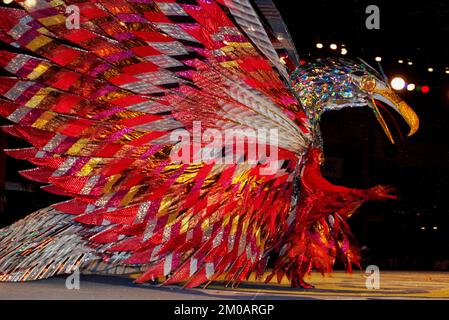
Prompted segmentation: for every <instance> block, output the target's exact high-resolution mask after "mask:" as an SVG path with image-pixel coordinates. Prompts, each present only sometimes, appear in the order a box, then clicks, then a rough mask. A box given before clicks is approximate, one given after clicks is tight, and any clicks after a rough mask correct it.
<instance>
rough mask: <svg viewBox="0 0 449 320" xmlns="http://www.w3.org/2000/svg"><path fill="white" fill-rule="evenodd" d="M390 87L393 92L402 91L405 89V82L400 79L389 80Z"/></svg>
mask: <svg viewBox="0 0 449 320" xmlns="http://www.w3.org/2000/svg"><path fill="white" fill-rule="evenodd" d="M391 87H392V88H393V89H394V90H398V91H399V90H402V89H404V87H405V81H404V79H402V78H401V77H396V78H394V79H393V80H391Z"/></svg>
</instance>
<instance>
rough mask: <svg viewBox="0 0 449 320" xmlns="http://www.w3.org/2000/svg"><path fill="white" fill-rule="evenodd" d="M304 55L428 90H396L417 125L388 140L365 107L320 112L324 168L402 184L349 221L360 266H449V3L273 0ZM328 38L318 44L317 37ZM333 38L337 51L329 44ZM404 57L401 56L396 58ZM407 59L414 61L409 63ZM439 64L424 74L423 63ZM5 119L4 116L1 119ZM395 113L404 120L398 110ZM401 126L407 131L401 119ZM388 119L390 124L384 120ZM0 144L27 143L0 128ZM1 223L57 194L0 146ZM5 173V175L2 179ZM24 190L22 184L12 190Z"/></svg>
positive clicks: (333, 175) (335, 175) (356, 183)
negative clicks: (359, 66) (342, 60)
mask: <svg viewBox="0 0 449 320" xmlns="http://www.w3.org/2000/svg"><path fill="white" fill-rule="evenodd" d="M275 3H276V5H277V6H278V9H279V10H280V11H281V13H282V15H283V16H284V18H285V21H286V24H287V25H288V27H289V29H290V32H291V33H292V36H293V38H294V41H295V43H296V46H297V48H298V52H299V54H300V55H301V59H303V60H306V61H307V60H311V59H313V58H316V57H324V56H340V48H341V47H342V45H344V46H345V48H346V49H347V50H348V52H349V53H348V55H347V57H349V58H356V57H361V58H363V59H364V60H366V61H367V62H369V63H370V64H372V65H374V66H375V65H376V62H375V61H374V57H376V56H381V57H382V59H383V60H382V67H383V68H384V70H385V73H386V74H387V75H388V76H389V77H392V76H397V75H400V76H402V77H403V78H405V79H406V80H407V82H413V83H415V84H417V85H420V86H422V85H428V86H429V87H430V92H429V93H427V94H424V93H422V92H417V91H415V92H407V91H402V92H401V93H400V95H401V96H402V97H403V98H404V100H406V101H407V102H408V103H409V105H411V106H412V108H413V109H414V110H415V111H416V113H417V114H418V115H419V117H420V119H421V128H420V130H419V132H418V133H417V134H416V135H415V136H413V137H411V138H408V139H404V140H400V139H399V135H398V134H395V137H396V139H397V140H398V142H397V144H396V145H391V143H390V142H389V141H388V140H387V138H386V136H385V134H384V133H383V131H382V130H381V128H380V126H379V125H378V123H377V121H376V120H375V118H374V116H373V114H372V113H371V112H370V111H369V110H368V109H367V108H357V109H356V108H354V109H345V110H343V111H340V112H328V113H326V114H325V115H324V117H323V120H322V126H321V127H322V131H323V137H324V141H325V153H326V157H327V158H328V162H327V167H326V170H325V173H326V176H327V177H328V179H329V180H330V181H332V182H333V183H336V184H342V185H346V186H351V187H357V188H368V187H372V186H374V185H376V184H379V183H381V184H389V185H393V186H396V187H397V188H398V192H397V194H398V195H399V197H400V201H388V202H385V203H368V204H366V205H364V206H363V207H362V208H361V210H359V212H358V213H357V214H356V215H355V216H354V217H353V218H352V219H351V220H350V223H351V225H352V227H353V231H354V233H355V235H356V237H357V239H358V240H359V242H360V245H361V246H363V247H364V251H363V252H364V257H365V261H364V262H365V264H376V265H378V266H379V267H380V268H381V269H402V270H407V269H413V270H449V202H448V201H447V197H448V195H449V148H448V141H449V140H448V138H449V137H448V135H449V134H448V130H447V123H448V120H449V74H446V73H445V68H446V67H449V59H448V55H449V48H448V46H449V45H448V39H449V2H448V1H447V0H445V1H429V0H428V1H425V2H419V3H417V4H413V3H410V2H409V1H372V2H366V1H356V0H353V1H335V0H333V1H327V0H309V1H286V0H284V1H280V0H278V1H275ZM370 4H374V5H377V6H379V8H380V19H381V21H380V22H381V29H380V30H367V29H366V27H365V20H366V18H367V16H368V15H367V14H366V13H365V9H366V7H367V6H368V5H370ZM317 42H320V43H323V44H324V48H323V49H317V48H316V43H317ZM331 43H335V44H337V45H338V46H339V48H338V50H336V51H333V50H331V49H329V45H330V44H331ZM399 59H402V60H404V62H405V63H404V64H402V65H401V64H399V63H398V60H399ZM408 60H411V61H412V62H413V65H412V66H409V65H408V64H407V61H408ZM429 67H433V68H434V69H435V71H434V72H433V73H429V72H428V71H427V69H428V68H429ZM1 121H2V123H6V122H5V121H3V120H1ZM398 121H401V120H400V118H398ZM400 125H401V127H402V132H403V133H404V135H406V133H407V129H406V126H405V125H404V124H403V123H401V124H400ZM390 127H392V126H391V125H390ZM0 144H2V145H1V146H0V147H2V149H3V148H4V147H6V146H7V147H8V148H15V147H19V146H26V144H25V143H23V142H21V141H17V140H16V139H14V138H12V137H9V136H8V137H6V135H5V134H1V136H0ZM0 162H1V163H2V165H1V166H0V181H6V188H5V190H4V192H3V193H4V194H3V195H1V194H0V226H4V225H7V224H9V223H11V222H13V221H16V220H18V219H19V218H20V217H23V216H25V215H26V214H29V213H30V212H32V211H34V210H37V209H39V208H43V207H46V206H47V205H49V204H51V203H54V202H57V201H60V200H62V199H61V198H60V197H56V196H53V195H51V194H48V193H44V192H42V191H41V190H40V189H39V186H38V185H37V184H34V183H32V182H29V181H27V180H25V179H23V178H21V176H20V175H19V174H18V173H17V171H18V170H21V169H27V168H31V167H32V166H31V165H30V164H27V163H25V162H21V161H17V160H13V159H10V158H6V157H5V156H4V154H3V153H1V154H0ZM3 176H5V179H3V180H1V179H2V177H3ZM18 189H20V190H18Z"/></svg>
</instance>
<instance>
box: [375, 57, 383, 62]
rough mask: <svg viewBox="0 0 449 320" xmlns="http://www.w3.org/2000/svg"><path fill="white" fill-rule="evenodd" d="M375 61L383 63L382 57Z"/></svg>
mask: <svg viewBox="0 0 449 320" xmlns="http://www.w3.org/2000/svg"><path fill="white" fill-rule="evenodd" d="M374 60H376V61H377V62H381V61H382V57H376V58H375V59H374Z"/></svg>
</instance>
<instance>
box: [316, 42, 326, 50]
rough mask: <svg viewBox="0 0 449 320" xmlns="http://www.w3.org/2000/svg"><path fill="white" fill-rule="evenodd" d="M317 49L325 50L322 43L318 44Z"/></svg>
mask: <svg viewBox="0 0 449 320" xmlns="http://www.w3.org/2000/svg"><path fill="white" fill-rule="evenodd" d="M316 47H317V48H318V49H323V47H324V46H323V44H322V43H317V44H316Z"/></svg>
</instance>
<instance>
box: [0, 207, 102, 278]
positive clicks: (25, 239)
mask: <svg viewBox="0 0 449 320" xmlns="http://www.w3.org/2000/svg"><path fill="white" fill-rule="evenodd" d="M72 219H73V216H71V215H67V214H64V213H62V212H60V211H58V210H55V209H54V208H51V207H48V208H45V209H43V210H39V211H36V212H35V213H33V214H31V215H29V216H27V217H26V218H24V219H23V220H20V221H18V222H16V223H14V224H13V225H11V226H9V227H6V228H4V229H0V281H28V280H37V279H44V278H49V277H52V276H55V275H61V274H69V273H73V272H74V271H75V270H76V269H79V270H82V269H83V268H84V267H85V266H88V265H92V264H93V263H95V262H96V261H101V257H100V256H99V255H100V254H101V252H102V251H104V250H102V248H99V247H98V246H97V247H93V246H92V245H91V244H90V243H89V242H88V241H87V239H88V236H89V234H90V233H92V232H95V231H98V230H93V229H94V228H92V227H86V226H85V225H82V224H79V223H76V222H74V221H73V220H72ZM96 228H97V229H98V227H96Z"/></svg>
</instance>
